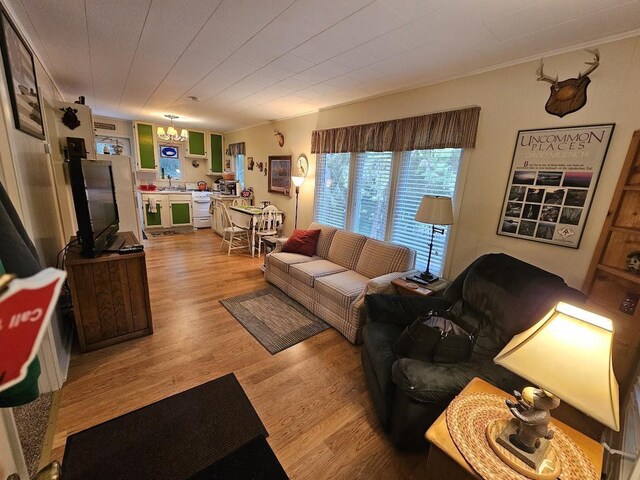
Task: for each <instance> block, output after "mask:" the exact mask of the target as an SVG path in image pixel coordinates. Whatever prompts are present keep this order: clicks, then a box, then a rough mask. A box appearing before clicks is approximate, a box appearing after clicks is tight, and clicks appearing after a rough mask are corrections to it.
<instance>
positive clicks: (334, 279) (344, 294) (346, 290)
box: [313, 270, 369, 308]
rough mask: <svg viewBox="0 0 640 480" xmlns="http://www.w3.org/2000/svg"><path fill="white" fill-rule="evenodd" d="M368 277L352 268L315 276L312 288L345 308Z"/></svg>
mask: <svg viewBox="0 0 640 480" xmlns="http://www.w3.org/2000/svg"><path fill="white" fill-rule="evenodd" d="M368 281H369V279H368V278H367V277H365V276H364V275H360V274H359V273H358V272H354V271H353V270H347V271H344V272H340V273H335V274H333V275H328V276H326V277H321V278H316V281H315V285H314V287H313V288H314V290H315V291H316V292H317V293H318V294H319V295H322V296H324V298H326V299H327V300H328V301H331V302H333V303H335V304H338V305H340V306H342V307H344V308H347V307H348V306H349V305H351V303H352V302H353V301H354V300H355V299H356V298H358V295H360V294H361V293H362V291H363V290H364V288H365V287H366V285H367V282H368Z"/></svg>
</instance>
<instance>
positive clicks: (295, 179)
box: [291, 176, 304, 229]
mask: <svg viewBox="0 0 640 480" xmlns="http://www.w3.org/2000/svg"><path fill="white" fill-rule="evenodd" d="M291 181H292V182H293V184H294V185H295V187H296V216H295V219H294V226H293V228H294V229H295V228H298V197H299V196H300V187H301V186H302V183H303V182H304V177H299V176H294V177H291Z"/></svg>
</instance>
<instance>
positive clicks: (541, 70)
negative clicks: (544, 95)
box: [536, 59, 558, 90]
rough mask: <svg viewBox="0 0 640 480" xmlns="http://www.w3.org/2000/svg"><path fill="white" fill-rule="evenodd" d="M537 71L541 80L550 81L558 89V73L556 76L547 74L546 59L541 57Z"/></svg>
mask: <svg viewBox="0 0 640 480" xmlns="http://www.w3.org/2000/svg"><path fill="white" fill-rule="evenodd" d="M536 73H537V74H538V81H539V82H549V83H550V84H551V85H553V86H554V88H555V89H556V90H557V89H558V75H556V78H553V77H550V76H549V75H545V74H544V61H543V60H542V59H540V66H539V67H538V70H536Z"/></svg>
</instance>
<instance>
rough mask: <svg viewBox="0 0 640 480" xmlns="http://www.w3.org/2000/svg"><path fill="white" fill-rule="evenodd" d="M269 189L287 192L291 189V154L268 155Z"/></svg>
mask: <svg viewBox="0 0 640 480" xmlns="http://www.w3.org/2000/svg"><path fill="white" fill-rule="evenodd" d="M268 168H269V189H268V190H269V191H270V192H274V193H284V194H285V195H288V194H289V191H290V190H291V155H279V156H270V157H269V167H268Z"/></svg>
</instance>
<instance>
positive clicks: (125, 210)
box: [97, 153, 142, 242]
mask: <svg viewBox="0 0 640 480" xmlns="http://www.w3.org/2000/svg"><path fill="white" fill-rule="evenodd" d="M97 156H98V159H99V160H110V161H111V164H112V171H113V182H114V183H115V185H116V202H117V203H118V216H119V217H120V229H119V230H120V231H121V232H129V231H130V232H133V234H134V235H135V236H136V238H137V239H138V241H139V242H142V229H141V228H140V220H139V216H138V211H139V208H138V195H137V192H136V181H135V175H134V173H133V162H132V161H131V157H127V156H125V155H104V154H101V153H100V154H98V155H97Z"/></svg>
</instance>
